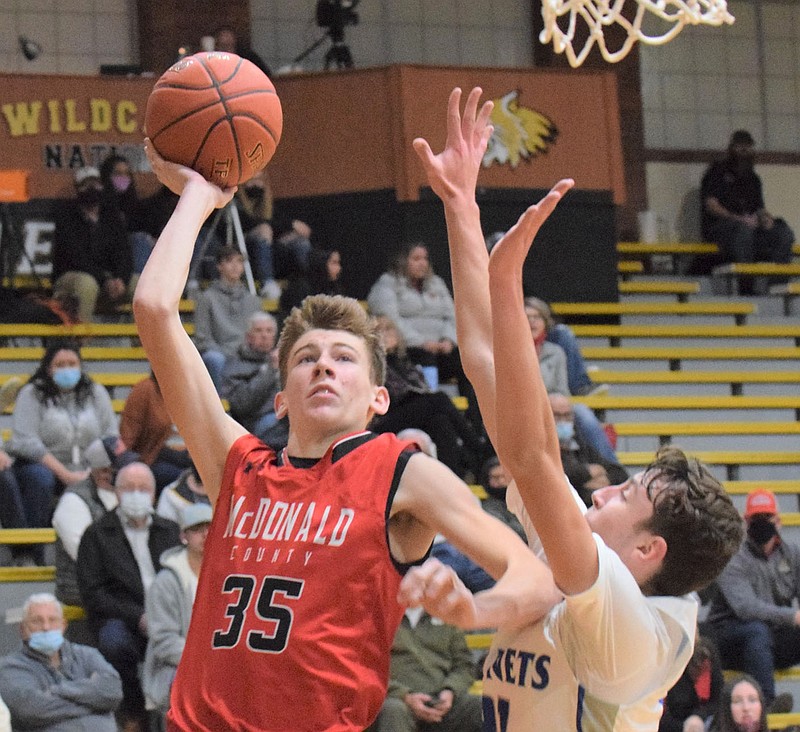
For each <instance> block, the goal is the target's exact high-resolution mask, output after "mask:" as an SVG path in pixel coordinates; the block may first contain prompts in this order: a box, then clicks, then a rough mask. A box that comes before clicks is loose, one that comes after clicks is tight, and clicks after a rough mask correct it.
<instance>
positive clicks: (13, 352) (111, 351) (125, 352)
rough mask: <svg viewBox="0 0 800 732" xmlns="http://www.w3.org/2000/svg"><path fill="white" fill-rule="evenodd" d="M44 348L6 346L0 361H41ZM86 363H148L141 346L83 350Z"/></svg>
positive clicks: (92, 347)
mask: <svg viewBox="0 0 800 732" xmlns="http://www.w3.org/2000/svg"><path fill="white" fill-rule="evenodd" d="M43 355H44V348H39V347H38V346H37V347H27V346H19V347H17V346H6V347H4V348H0V361H39V360H41V358H42V356H43ZM81 358H82V359H83V360H84V361H146V360H147V356H146V355H145V352H144V348H142V347H140V346H115V347H114V346H110V347H95V346H84V347H83V348H81Z"/></svg>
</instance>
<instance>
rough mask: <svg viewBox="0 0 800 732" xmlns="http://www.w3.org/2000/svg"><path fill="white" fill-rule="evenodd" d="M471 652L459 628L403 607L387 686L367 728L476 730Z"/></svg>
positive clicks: (382, 731)
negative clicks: (381, 701)
mask: <svg viewBox="0 0 800 732" xmlns="http://www.w3.org/2000/svg"><path fill="white" fill-rule="evenodd" d="M472 668H473V667H472V656H471V654H470V651H469V648H467V643H466V640H465V638H464V633H463V631H461V630H459V629H458V628H455V627H453V626H452V625H447V624H445V623H444V622H442V621H441V620H438V619H437V618H432V617H431V616H430V615H428V613H426V612H425V610H423V609H422V608H421V607H415V608H408V609H407V610H406V612H405V615H404V616H403V619H402V620H401V621H400V627H399V628H398V629H397V633H396V635H395V638H394V643H393V644H392V656H391V666H390V669H389V691H388V693H387V696H386V700H385V701H384V703H383V707H382V708H381V711H380V714H379V715H378V719H377V720H376V721H375V723H374V724H373V725H372V727H370V730H371V731H372V732H416V731H417V730H429V729H437V730H442V732H470V730H472V731H473V732H479V730H480V729H481V725H482V722H481V699H480V697H479V696H475V695H471V694H470V693H469V688H470V686H471V685H472V682H473V673H472Z"/></svg>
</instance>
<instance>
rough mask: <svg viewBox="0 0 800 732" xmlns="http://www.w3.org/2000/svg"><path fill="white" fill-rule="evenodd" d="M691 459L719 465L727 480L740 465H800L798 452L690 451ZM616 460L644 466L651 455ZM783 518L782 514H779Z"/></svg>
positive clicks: (623, 456) (621, 453)
mask: <svg viewBox="0 0 800 732" xmlns="http://www.w3.org/2000/svg"><path fill="white" fill-rule="evenodd" d="M687 452H688V453H689V454H690V455H691V456H692V457H695V458H697V459H698V460H701V461H702V462H704V463H708V464H709V465H721V466H724V467H725V470H726V472H727V478H728V480H736V479H737V478H738V473H739V466H741V465H795V464H800V452H798V451H784V452H777V451H768V450H763V451H725V450H690V451H687ZM617 460H618V461H619V464H620V465H625V466H634V467H638V466H642V467H644V466H646V465H649V464H650V463H651V462H653V453H652V451H650V450H647V451H643V452H624V451H618V452H617ZM781 516H782V517H783V514H781ZM795 517H796V520H797V522H798V523H797V524H794V523H792V524H788V525H791V526H796V525H800V514H796V515H789V518H788V519H787V520H789V521H794V520H795Z"/></svg>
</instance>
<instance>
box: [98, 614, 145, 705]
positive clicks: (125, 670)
mask: <svg viewBox="0 0 800 732" xmlns="http://www.w3.org/2000/svg"><path fill="white" fill-rule="evenodd" d="M146 648H147V639H146V638H145V637H144V636H142V634H141V633H138V632H136V631H133V630H131V629H130V628H129V627H128V626H127V625H126V624H125V622H124V621H123V620H120V619H119V618H111V619H109V620H106V621H105V622H104V623H103V624H102V625H101V626H100V630H99V632H98V634H97V649H98V650H99V651H100V653H102V654H103V656H104V657H105V659H106V661H108V662H109V663H110V664H111V665H112V666H113V667H114V668H115V669H116V670H117V673H118V674H119V677H120V680H121V681H122V703H121V704H120V706H119V711H120V713H121V714H122V715H123V716H124V717H125V718H131V717H134V718H142V717H144V715H145V706H144V693H143V692H142V685H141V684H140V683H139V673H138V669H139V664H140V663H141V662H142V661H144V652H145V649H146Z"/></svg>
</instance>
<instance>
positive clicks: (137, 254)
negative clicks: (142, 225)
mask: <svg viewBox="0 0 800 732" xmlns="http://www.w3.org/2000/svg"><path fill="white" fill-rule="evenodd" d="M128 241H130V243H131V253H132V254H133V271H134V273H135V274H141V273H142V270H143V269H144V266H145V265H146V264H147V260H148V258H149V257H150V252H152V251H153V247H154V246H155V245H156V241H155V239H153V237H152V236H151V235H150V234H148V233H147V232H146V231H133V232H131V233H130V234H128Z"/></svg>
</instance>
